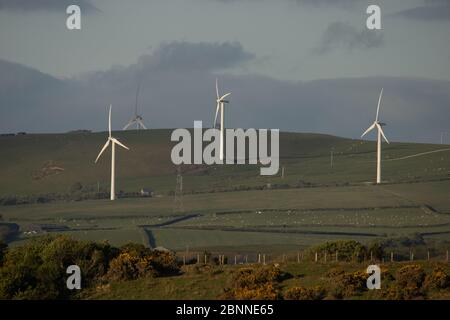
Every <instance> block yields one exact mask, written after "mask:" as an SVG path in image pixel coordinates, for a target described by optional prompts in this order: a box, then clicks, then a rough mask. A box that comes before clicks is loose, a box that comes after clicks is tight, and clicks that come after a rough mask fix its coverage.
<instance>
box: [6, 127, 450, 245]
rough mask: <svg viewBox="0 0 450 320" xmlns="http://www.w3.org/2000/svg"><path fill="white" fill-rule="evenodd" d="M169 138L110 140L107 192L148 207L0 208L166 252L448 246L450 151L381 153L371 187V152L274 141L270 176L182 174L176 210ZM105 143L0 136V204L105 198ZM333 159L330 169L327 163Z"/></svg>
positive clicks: (40, 223)
mask: <svg viewBox="0 0 450 320" xmlns="http://www.w3.org/2000/svg"><path fill="white" fill-rule="evenodd" d="M170 133H171V130H143V131H139V132H137V131H128V132H115V133H114V136H116V137H117V138H118V139H120V141H122V142H123V143H125V144H126V145H127V146H129V147H130V149H131V150H130V151H126V150H119V151H118V154H117V164H116V165H117V167H116V169H117V171H116V176H117V180H116V188H117V190H122V191H123V192H125V193H133V192H134V193H136V192H138V191H139V190H140V189H141V188H144V187H145V188H151V189H152V190H154V193H155V196H154V197H152V198H122V199H119V200H118V201H116V202H114V203H111V202H110V201H107V200H87V201H75V202H74V201H56V202H50V203H42V204H40V203H34V204H27V205H14V206H3V207H0V210H1V211H2V215H3V219H4V220H5V221H7V222H8V223H17V224H18V225H19V226H20V228H21V229H20V232H19V234H18V235H17V237H16V240H17V241H16V243H20V241H21V240H26V239H28V238H29V237H31V236H34V234H32V235H30V233H29V232H30V231H35V233H36V234H37V235H39V234H42V233H45V232H58V233H69V234H72V235H74V236H76V237H78V238H82V239H92V240H109V241H111V242H112V243H114V244H122V243H125V242H128V241H135V242H144V243H145V244H147V245H149V246H167V247H169V248H172V249H177V250H179V249H183V248H186V246H188V247H190V248H192V249H199V250H200V249H206V248H207V249H210V250H254V249H255V248H258V247H264V248H266V249H267V248H277V247H281V248H283V250H287V249H288V248H293V247H296V246H306V245H310V244H312V243H318V242H322V241H325V240H330V239H337V238H338V239H347V238H351V239H357V240H361V241H370V240H371V239H375V238H388V237H395V236H405V235H414V234H420V235H422V236H424V237H426V238H428V239H431V240H433V241H446V240H449V235H450V214H449V213H450V199H449V197H448V194H449V192H450V161H449V160H450V150H449V148H446V146H442V145H428V144H411V143H391V144H390V145H388V144H384V145H383V181H384V182H385V183H384V184H383V185H381V186H375V185H373V184H372V182H373V180H374V178H375V150H376V149H375V143H374V142H372V141H360V140H352V139H345V138H339V137H334V136H329V135H321V134H306V133H281V135H280V166H282V167H284V168H285V170H284V171H285V176H284V177H282V176H281V170H280V172H279V174H278V175H276V176H270V177H269V176H260V175H259V167H258V166H252V165H214V166H206V165H195V166H194V165H190V166H183V167H182V171H183V183H184V184H183V191H184V196H183V204H182V207H181V208H180V207H179V206H178V207H177V206H176V205H175V204H174V197H173V191H174V189H175V183H176V168H175V167H174V165H173V164H172V163H171V160H170V151H171V146H172V145H173V143H171V142H170ZM105 138H106V133H83V132H81V133H68V134H45V135H22V136H13V137H5V136H3V137H0V148H1V150H2V156H1V157H0V176H1V180H0V197H7V196H12V195H15V196H31V195H46V194H50V193H55V194H70V193H71V192H73V189H74V186H78V187H79V188H81V189H80V190H81V191H80V190H78V189H77V191H78V192H94V193H95V192H97V190H98V189H100V190H101V191H108V190H109V170H110V155H109V152H107V153H106V154H105V156H104V157H103V158H102V160H101V161H100V162H99V163H98V164H97V165H95V164H94V160H95V157H96V156H97V153H98V152H99V149H100V148H101V146H102V145H103V143H104V141H105ZM332 149H333V150H334V151H333V154H334V157H333V166H331V163H330V152H331V150H332Z"/></svg>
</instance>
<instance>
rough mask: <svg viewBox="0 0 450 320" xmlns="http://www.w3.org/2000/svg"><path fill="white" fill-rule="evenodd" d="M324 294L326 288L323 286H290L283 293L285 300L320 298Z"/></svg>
mask: <svg viewBox="0 0 450 320" xmlns="http://www.w3.org/2000/svg"><path fill="white" fill-rule="evenodd" d="M325 296H326V290H325V288H323V287H320V286H316V287H313V288H303V287H292V288H290V289H288V290H287V291H286V293H285V294H284V299H285V300H322V299H324V298H325Z"/></svg>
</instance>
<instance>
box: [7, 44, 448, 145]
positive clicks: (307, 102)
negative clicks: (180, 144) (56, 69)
mask: <svg viewBox="0 0 450 320" xmlns="http://www.w3.org/2000/svg"><path fill="white" fill-rule="evenodd" d="M172 45H173V46H172ZM222 45H224V46H225V47H226V48H228V45H226V44H210V45H207V44H202V45H199V44H196V43H192V44H189V43H183V45H181V47H183V48H184V50H185V51H188V52H196V54H197V55H198V58H199V59H201V60H204V61H205V65H204V66H203V67H199V68H198V69H196V68H194V67H189V66H188V64H189V63H191V62H192V61H193V62H196V61H197V60H198V59H196V58H195V56H194V54H191V55H188V56H190V57H191V58H189V59H187V58H186V59H185V60H183V59H182V60H180V59H179V58H178V57H179V53H177V54H174V52H178V49H171V50H169V49H168V48H175V47H176V48H179V47H178V44H176V43H175V44H166V45H164V46H162V47H160V48H158V49H156V50H155V51H154V52H153V54H152V55H149V56H145V57H141V58H140V59H138V61H137V62H136V63H134V64H131V65H129V66H125V67H114V68H111V69H110V70H108V71H102V72H95V73H90V74H85V75H83V76H81V77H77V78H70V79H56V78H54V77H52V76H49V75H46V74H43V73H41V72H39V71H37V70H34V69H31V68H27V67H24V66H21V65H18V64H12V63H9V62H5V61H0V132H17V131H27V132H65V131H68V130H74V129H92V130H101V131H104V130H105V129H106V114H107V113H106V112H107V106H109V104H112V105H113V127H114V128H115V129H116V130H119V129H120V128H122V127H123V126H124V125H125V124H126V123H127V122H128V120H129V118H130V117H131V115H132V113H133V112H134V99H135V92H136V88H137V85H138V82H139V81H140V82H141V94H140V96H139V112H140V113H142V114H143V116H144V122H145V123H146V125H148V127H150V128H182V127H192V126H193V121H194V120H203V122H204V126H210V125H211V124H212V122H213V117H214V112H215V99H216V97H215V78H216V76H218V75H219V81H220V87H221V91H225V90H226V91H227V92H228V91H231V92H232V96H231V103H230V104H229V105H228V106H227V114H226V125H227V127H231V128H249V127H251V128H278V129H281V130H286V131H296V132H317V133H328V134H334V135H340V136H346V137H354V138H357V137H359V136H360V135H361V133H362V131H363V130H364V129H365V128H366V127H367V126H368V125H369V124H370V123H371V122H373V119H374V117H375V112H376V104H377V99H378V94H379V91H380V89H381V87H384V97H383V101H382V107H381V108H382V109H381V120H382V121H383V122H386V123H387V127H386V129H385V131H386V134H387V135H388V137H389V138H390V140H392V141H419V142H438V140H439V137H440V132H441V131H450V128H449V127H448V121H447V119H448V118H449V117H450V110H449V108H448V106H449V105H450V81H441V80H429V79H417V78H402V77H398V78H395V77H370V78H338V79H328V80H315V81H306V82H293V81H283V80H278V79H273V78H270V77H265V76H259V75H229V74H228V75H227V74H220V71H217V67H216V66H219V67H220V68H224V67H225V66H229V67H235V66H237V65H239V64H241V63H243V62H245V61H247V59H248V57H249V55H250V54H243V53H242V52H245V50H243V49H242V48H241V49H242V52H241V53H240V54H236V53H235V51H234V50H230V52H232V54H227V55H225V56H226V58H225V57H223V59H224V60H225V61H222V59H220V61H219V60H218V58H217V57H215V56H211V55H214V54H215V53H216V51H215V50H214V49H212V48H220V47H221V46H222ZM191 46H192V47H191ZM189 47H191V48H189ZM200 47H201V48H207V49H205V50H199V49H198V48H200ZM231 47H240V46H239V45H237V44H235V45H234V46H231ZM185 51H183V50H181V51H180V52H185ZM238 51H239V52H240V51H241V50H238ZM205 52H209V54H206V53H205ZM163 53H165V55H166V56H164V57H162V56H161V55H163ZM250 56H251V55H250ZM175 57H177V58H175ZM232 57H233V58H232ZM171 61H173V62H174V63H175V64H174V65H172V64H171ZM221 61H222V62H221ZM24 92H26V94H24Z"/></svg>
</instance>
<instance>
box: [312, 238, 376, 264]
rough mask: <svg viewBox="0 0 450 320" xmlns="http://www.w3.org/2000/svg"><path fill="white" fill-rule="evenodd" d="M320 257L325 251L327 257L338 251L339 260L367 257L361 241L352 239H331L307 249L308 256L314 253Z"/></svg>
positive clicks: (357, 259) (354, 259) (360, 259)
mask: <svg viewBox="0 0 450 320" xmlns="http://www.w3.org/2000/svg"><path fill="white" fill-rule="evenodd" d="M316 252H317V254H318V255H319V256H320V258H322V257H323V256H324V255H325V253H326V254H327V255H328V257H329V259H332V255H335V254H336V252H338V259H339V261H362V260H364V259H366V258H367V256H368V250H367V248H366V247H365V246H364V245H362V244H361V243H359V242H357V241H353V240H346V241H332V242H326V243H324V244H321V245H318V246H315V247H312V248H310V249H309V250H308V251H307V254H308V256H309V257H310V258H311V259H313V258H314V256H315V254H316Z"/></svg>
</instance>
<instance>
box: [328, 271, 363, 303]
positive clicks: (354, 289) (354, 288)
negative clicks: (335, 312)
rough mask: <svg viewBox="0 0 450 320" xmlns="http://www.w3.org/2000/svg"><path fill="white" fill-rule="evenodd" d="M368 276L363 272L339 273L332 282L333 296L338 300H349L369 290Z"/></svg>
mask: <svg viewBox="0 0 450 320" xmlns="http://www.w3.org/2000/svg"><path fill="white" fill-rule="evenodd" d="M367 278H368V274H367V273H365V272H361V271H355V272H351V273H339V274H337V275H336V276H334V277H333V278H332V279H331V280H332V282H333V284H332V296H333V297H334V298H337V299H342V298H347V297H351V296H355V295H358V294H360V293H361V292H363V291H365V290H367V285H366V281H367Z"/></svg>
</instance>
